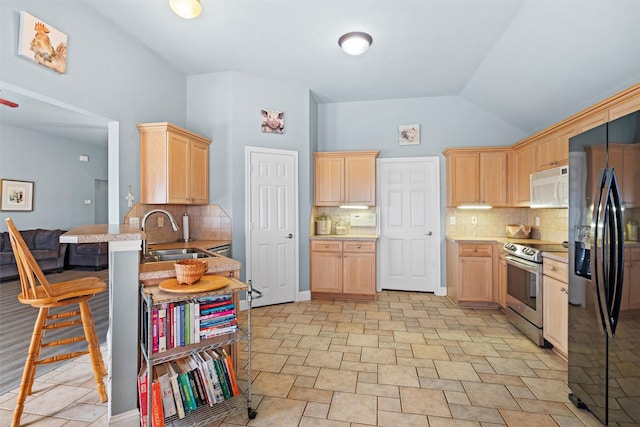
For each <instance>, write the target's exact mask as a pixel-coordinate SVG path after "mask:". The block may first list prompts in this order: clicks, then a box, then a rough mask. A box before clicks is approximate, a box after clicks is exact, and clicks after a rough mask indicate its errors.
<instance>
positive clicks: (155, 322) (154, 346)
mask: <svg viewBox="0 0 640 427" xmlns="http://www.w3.org/2000/svg"><path fill="white" fill-rule="evenodd" d="M151 319H152V330H153V343H152V346H151V352H152V353H157V352H158V309H156V308H154V309H153V312H152V317H151Z"/></svg>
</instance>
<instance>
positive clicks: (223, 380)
mask: <svg viewBox="0 0 640 427" xmlns="http://www.w3.org/2000/svg"><path fill="white" fill-rule="evenodd" d="M213 363H214V365H215V367H216V373H217V374H218V379H219V380H220V387H222V394H223V396H224V398H225V399H229V398H230V397H231V390H230V389H229V383H227V379H226V377H225V375H224V368H223V367H222V363H221V362H220V359H214V361H213Z"/></svg>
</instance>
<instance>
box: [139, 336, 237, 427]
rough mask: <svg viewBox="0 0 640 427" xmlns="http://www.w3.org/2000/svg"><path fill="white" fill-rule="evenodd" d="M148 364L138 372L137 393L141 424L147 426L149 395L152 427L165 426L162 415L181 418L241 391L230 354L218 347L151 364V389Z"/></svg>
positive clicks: (143, 426)
mask: <svg viewBox="0 0 640 427" xmlns="http://www.w3.org/2000/svg"><path fill="white" fill-rule="evenodd" d="M147 378H148V377H147V367H146V366H142V368H141V370H140V373H139V375H138V396H139V399H140V414H141V416H142V427H148V423H147V421H148V416H147V415H148V399H149V395H151V411H152V412H151V414H152V416H151V427H164V420H165V418H168V417H171V416H175V415H177V416H178V418H184V417H185V416H186V414H188V413H189V412H191V411H195V410H196V409H198V408H200V407H202V406H205V405H208V406H213V405H215V404H217V403H220V402H222V401H224V400H225V399H230V398H232V397H233V396H237V395H239V394H240V390H239V388H238V383H237V381H236V376H235V371H234V369H233V363H232V361H231V357H230V356H229V355H228V354H227V353H226V352H225V351H224V350H220V349H216V350H203V351H201V352H199V353H194V354H192V355H190V356H186V357H183V358H180V359H176V360H172V361H170V362H165V363H161V364H158V365H156V366H154V375H153V381H152V384H151V391H150V393H149V387H148V383H147Z"/></svg>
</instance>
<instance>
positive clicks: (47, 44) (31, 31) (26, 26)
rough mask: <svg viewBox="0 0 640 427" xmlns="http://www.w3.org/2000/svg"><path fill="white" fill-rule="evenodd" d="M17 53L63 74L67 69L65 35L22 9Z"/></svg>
mask: <svg viewBox="0 0 640 427" xmlns="http://www.w3.org/2000/svg"><path fill="white" fill-rule="evenodd" d="M18 54H19V55H21V56H24V57H26V58H31V59H33V60H34V61H35V62H37V63H38V64H40V65H44V66H45V67H47V68H50V69H52V70H53V71H56V72H58V73H60V74H64V73H65V72H66V71H67V35H66V34H65V33H63V32H62V31H58V30H56V29H55V28H53V27H52V26H51V25H49V24H47V23H45V22H43V21H42V20H40V19H38V18H36V17H35V16H33V15H31V14H29V13H27V12H25V11H22V12H20V34H19V40H18Z"/></svg>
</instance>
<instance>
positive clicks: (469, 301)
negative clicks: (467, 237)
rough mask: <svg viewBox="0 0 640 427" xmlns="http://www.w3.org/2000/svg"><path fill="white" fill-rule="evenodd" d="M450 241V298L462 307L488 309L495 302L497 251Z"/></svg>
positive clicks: (448, 274) (479, 244)
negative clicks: (494, 262)
mask: <svg viewBox="0 0 640 427" xmlns="http://www.w3.org/2000/svg"><path fill="white" fill-rule="evenodd" d="M492 246H493V245H492V244H485V243H457V242H453V241H450V240H448V241H447V296H448V297H449V298H450V299H451V301H452V302H453V303H454V304H456V305H460V306H480V305H482V306H487V305H491V304H493V303H494V299H493V248H492Z"/></svg>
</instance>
